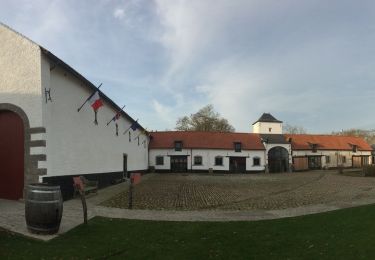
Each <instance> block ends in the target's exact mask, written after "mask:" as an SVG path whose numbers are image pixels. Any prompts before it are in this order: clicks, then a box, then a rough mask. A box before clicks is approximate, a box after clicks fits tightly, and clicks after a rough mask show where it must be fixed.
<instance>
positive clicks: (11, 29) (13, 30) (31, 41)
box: [0, 21, 41, 47]
mask: <svg viewBox="0 0 375 260" xmlns="http://www.w3.org/2000/svg"><path fill="white" fill-rule="evenodd" d="M0 25H1V26H3V27H5V28H6V29H8V30H9V31H11V32H13V33H15V34H17V35H18V36H21V37H22V38H24V39H25V40H28V41H29V42H30V43H32V44H34V45H36V46H38V47H41V45H40V44H38V43H37V42H35V41H33V40H31V39H30V38H29V37H27V36H26V35H24V34H22V33H20V32H18V31H16V30H15V29H13V28H12V27H10V26H9V25H7V24H5V23H3V22H1V21H0Z"/></svg>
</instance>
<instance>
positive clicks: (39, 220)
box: [25, 183, 63, 234]
mask: <svg viewBox="0 0 375 260" xmlns="http://www.w3.org/2000/svg"><path fill="white" fill-rule="evenodd" d="M62 212H63V201H62V196H61V191H60V186H55V185H49V184H43V183H36V184H29V185H28V186H27V191H26V201H25V217H26V224H27V228H28V229H29V231H30V232H32V233H40V234H54V233H56V232H57V231H58V230H59V227H60V222H61V217H62Z"/></svg>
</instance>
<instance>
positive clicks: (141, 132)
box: [134, 129, 147, 140]
mask: <svg viewBox="0 0 375 260" xmlns="http://www.w3.org/2000/svg"><path fill="white" fill-rule="evenodd" d="M146 132H147V131H146V130H144V129H142V130H140V133H139V134H138V135H137V136H136V137H135V138H134V140H135V139H137V138H138V137H139V136H140V135H141V134H143V133H146Z"/></svg>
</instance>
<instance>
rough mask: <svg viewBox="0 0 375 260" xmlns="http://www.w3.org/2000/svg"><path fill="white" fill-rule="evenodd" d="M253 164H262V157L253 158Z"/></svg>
mask: <svg viewBox="0 0 375 260" xmlns="http://www.w3.org/2000/svg"><path fill="white" fill-rule="evenodd" d="M253 166H260V158H259V157H254V158H253Z"/></svg>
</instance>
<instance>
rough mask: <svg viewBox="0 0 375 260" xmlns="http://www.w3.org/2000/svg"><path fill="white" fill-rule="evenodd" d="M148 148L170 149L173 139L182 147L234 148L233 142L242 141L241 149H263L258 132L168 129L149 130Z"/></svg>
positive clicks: (172, 145)
mask: <svg viewBox="0 0 375 260" xmlns="http://www.w3.org/2000/svg"><path fill="white" fill-rule="evenodd" d="M150 134H151V136H152V139H151V142H150V149H172V148H174V142H175V141H182V146H183V148H189V149H190V148H195V149H199V148H200V149H228V150H233V149H234V143H235V142H241V143H242V150H265V149H264V146H263V144H262V142H261V139H260V136H259V134H252V133H222V132H189V131H168V132H151V133H150Z"/></svg>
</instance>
